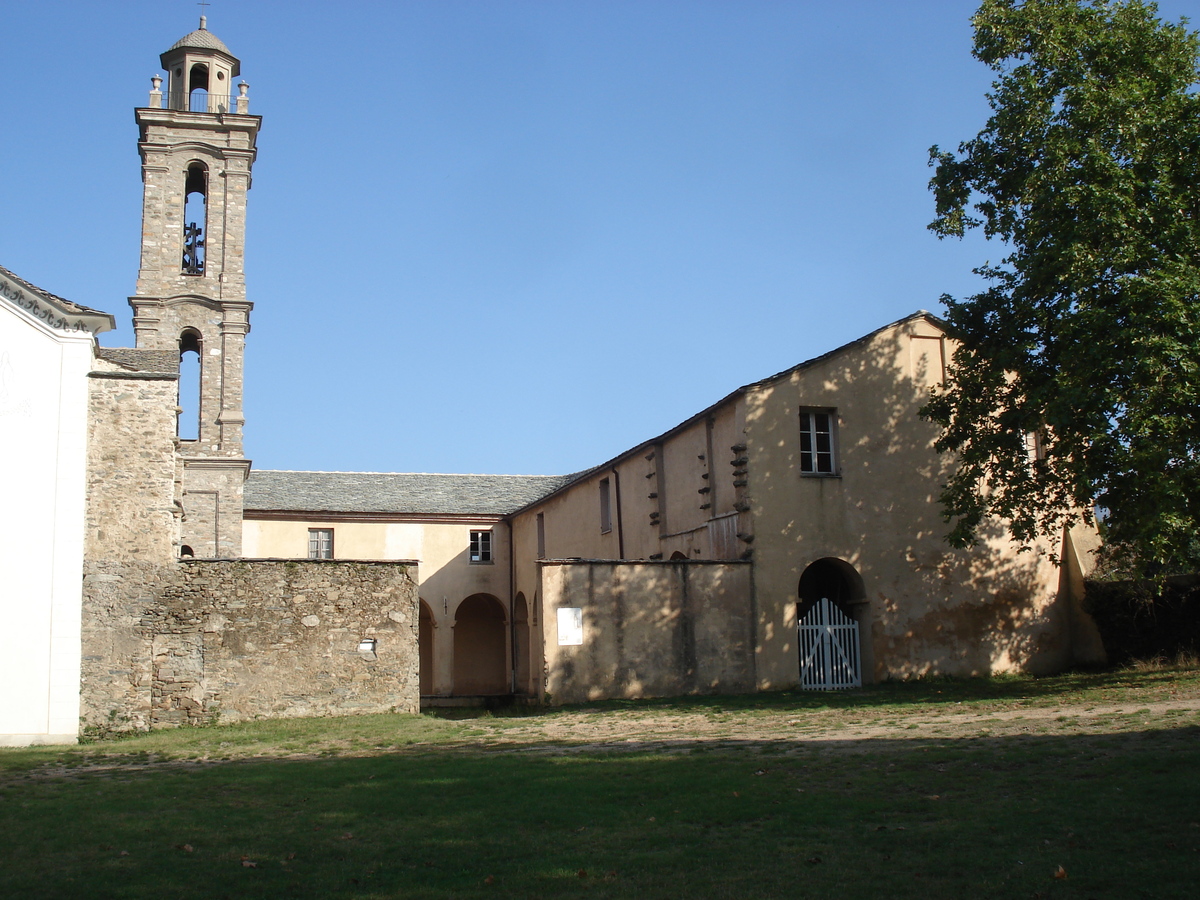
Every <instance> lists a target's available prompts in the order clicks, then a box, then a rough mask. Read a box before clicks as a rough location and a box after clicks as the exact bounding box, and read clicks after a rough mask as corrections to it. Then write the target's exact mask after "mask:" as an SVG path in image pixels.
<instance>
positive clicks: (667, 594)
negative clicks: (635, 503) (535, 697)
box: [542, 560, 755, 703]
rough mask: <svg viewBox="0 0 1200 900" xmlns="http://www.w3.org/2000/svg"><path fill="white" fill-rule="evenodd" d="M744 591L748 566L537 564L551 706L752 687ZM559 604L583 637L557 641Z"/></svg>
mask: <svg viewBox="0 0 1200 900" xmlns="http://www.w3.org/2000/svg"><path fill="white" fill-rule="evenodd" d="M751 590H752V588H751V568H750V564H749V563H748V562H730V561H725V562H697V561H694V560H680V561H677V562H676V561H669V562H645V561H638V562H624V561H621V562H616V561H608V560H591V561H578V562H576V561H561V562H560V561H548V562H545V563H543V564H542V597H543V598H544V600H543V608H544V610H545V622H544V626H543V634H544V639H545V660H546V692H547V693H548V694H549V695H550V700H551V702H553V703H580V702H586V701H588V700H600V699H605V698H609V697H628V698H633V697H656V696H657V697H670V696H678V695H681V694H697V693H700V694H703V693H740V692H746V691H753V690H754V689H755V677H754V634H755V631H754V629H755V623H754V616H753V603H752V597H751ZM560 609H565V610H571V609H578V610H580V613H579V615H580V617H581V618H582V623H583V632H582V636H581V639H582V643H580V644H564V643H561V641H563V640H564V639H567V640H569V639H570V636H569V635H567V634H565V633H562V632H560V629H559V610H560ZM571 615H573V614H571V613H568V614H567V616H568V618H569V617H570V616H571ZM576 637H579V636H578V635H577V636H576Z"/></svg>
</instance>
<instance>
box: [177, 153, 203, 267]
mask: <svg viewBox="0 0 1200 900" xmlns="http://www.w3.org/2000/svg"><path fill="white" fill-rule="evenodd" d="M207 234H208V166H206V165H205V164H204V163H203V162H201V161H200V160H198V159H194V160H192V161H191V162H189V163H188V166H187V170H186V171H185V172H184V180H183V255H182V257H181V259H180V267H181V271H182V272H183V274H184V275H203V274H204V261H205V249H204V248H205V244H206V241H207V238H206V235H207Z"/></svg>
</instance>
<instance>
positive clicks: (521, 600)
mask: <svg viewBox="0 0 1200 900" xmlns="http://www.w3.org/2000/svg"><path fill="white" fill-rule="evenodd" d="M529 650H530V640H529V604H527V603H526V602H525V595H524V594H517V598H516V599H515V600H514V601H513V667H514V668H515V669H516V681H517V683H516V692H517V693H518V694H528V693H529V662H530V660H529Z"/></svg>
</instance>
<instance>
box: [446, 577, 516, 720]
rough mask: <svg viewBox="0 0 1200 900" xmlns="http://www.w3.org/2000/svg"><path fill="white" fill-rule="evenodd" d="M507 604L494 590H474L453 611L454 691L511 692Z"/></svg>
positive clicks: (457, 693) (469, 693) (465, 693)
mask: <svg viewBox="0 0 1200 900" xmlns="http://www.w3.org/2000/svg"><path fill="white" fill-rule="evenodd" d="M506 618H507V617H506V616H505V614H504V606H503V604H501V603H500V601H499V600H498V599H496V598H495V597H493V596H492V595H491V594H472V595H471V596H469V597H467V598H466V599H465V600H463V601H462V602H461V603H459V604H458V608H457V609H456V610H455V611H454V694H455V696H460V697H461V696H475V695H480V694H493V695H494V694H507V693H508V692H509V683H508V667H507V665H506V664H505V663H506V661H507V652H506V651H507V646H506V645H507V643H508V641H507V634H506V632H507V629H506V625H507V622H506Z"/></svg>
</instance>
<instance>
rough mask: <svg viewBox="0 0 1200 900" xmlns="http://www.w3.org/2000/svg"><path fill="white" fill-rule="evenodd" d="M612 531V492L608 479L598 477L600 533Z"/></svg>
mask: <svg viewBox="0 0 1200 900" xmlns="http://www.w3.org/2000/svg"><path fill="white" fill-rule="evenodd" d="M610 531H612V492H611V490H610V488H609V484H608V479H607V478H602V479H600V533H601V534H608V533H609V532H610Z"/></svg>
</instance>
